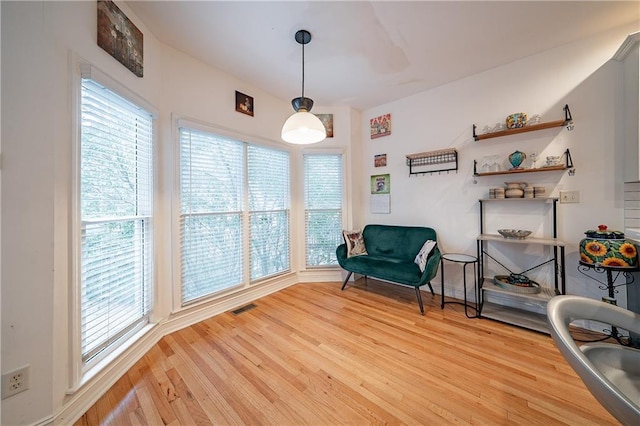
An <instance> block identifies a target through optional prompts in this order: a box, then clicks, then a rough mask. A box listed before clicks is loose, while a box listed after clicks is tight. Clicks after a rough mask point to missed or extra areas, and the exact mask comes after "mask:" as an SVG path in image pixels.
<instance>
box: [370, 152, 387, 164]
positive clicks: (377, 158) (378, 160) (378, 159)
mask: <svg viewBox="0 0 640 426" xmlns="http://www.w3.org/2000/svg"><path fill="white" fill-rule="evenodd" d="M386 165H387V154H376V155H374V156H373V166H374V167H384V166H386Z"/></svg>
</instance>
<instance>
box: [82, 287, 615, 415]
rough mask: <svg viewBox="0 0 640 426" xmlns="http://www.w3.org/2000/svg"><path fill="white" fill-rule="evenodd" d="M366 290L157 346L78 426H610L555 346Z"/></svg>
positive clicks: (280, 296) (309, 294) (453, 309)
mask: <svg viewBox="0 0 640 426" xmlns="http://www.w3.org/2000/svg"><path fill="white" fill-rule="evenodd" d="M423 299H424V301H425V309H426V315H425V316H424V317H423V316H421V315H420V313H419V311H418V306H417V302H416V300H415V295H414V291H413V289H409V288H404V287H399V286H395V285H390V284H383V283H378V282H375V281H374V280H369V283H368V285H367V286H366V287H365V285H364V282H363V281H362V280H360V281H359V282H358V283H357V287H353V286H349V287H347V288H346V289H345V290H344V291H340V284H339V283H314V284H298V285H295V286H293V287H290V288H287V289H285V290H283V291H280V292H278V293H276V294H272V295H270V296H267V297H264V298H262V299H259V300H257V301H255V302H254V303H255V305H256V307H255V308H253V309H250V310H247V311H245V312H243V313H241V314H238V315H234V314H232V313H225V314H222V315H218V316H216V317H213V318H211V319H209V320H206V321H203V322H201V323H198V324H195V325H193V326H191V327H188V328H186V329H183V330H180V331H178V332H175V333H173V334H170V335H168V336H165V337H164V338H163V339H162V340H161V341H160V342H159V343H158V344H157V345H155V346H154V348H153V349H152V350H151V351H150V352H149V353H148V354H147V355H146V356H145V357H144V358H142V359H141V360H140V361H139V362H138V363H137V364H136V365H135V366H134V367H133V368H131V370H130V371H129V372H128V373H127V374H125V375H124V376H123V377H122V378H121V379H120V380H119V381H118V382H117V383H116V384H115V385H114V386H113V388H112V389H111V390H110V391H109V392H107V393H106V394H105V395H104V396H103V397H102V398H101V399H100V400H99V401H98V402H97V403H96V404H95V405H94V406H93V407H91V408H90V409H89V410H88V411H87V413H85V414H84V415H83V416H82V417H81V418H80V419H79V420H78V421H77V422H76V423H75V424H76V425H98V424H103V425H107V424H108V425H121V424H122V425H128V424H132V425H137V424H144V425H211V424H216V425H225V424H251V425H259V424H275V425H303V424H312V425H343V424H355V425H368V424H410V425H418V424H419V425H441V424H452V423H455V424H474V425H506V424H509V425H511V424H523V425H535V424H540V425H542V424H544V425H553V424H570V425H589V424H592V425H593V424H598V425H602V424H618V423H617V422H616V420H615V419H614V418H613V417H611V416H610V415H609V414H608V413H607V412H606V411H605V409H604V408H602V406H601V405H600V404H599V403H598V402H597V401H596V400H595V399H594V398H593V396H591V394H590V393H589V392H588V391H587V389H586V388H585V386H584V384H583V383H582V381H581V380H580V379H579V378H578V377H577V376H576V374H575V373H574V372H573V370H572V369H571V368H570V367H569V366H568V364H567V363H566V362H565V360H564V359H563V358H562V356H561V355H560V353H559V352H558V350H557V349H556V348H555V346H554V344H553V341H552V339H551V338H550V337H549V336H547V335H544V334H539V333H536V332H532V331H528V330H523V329H519V328H516V327H512V326H509V325H505V324H501V323H499V322H495V321H492V320H488V319H467V318H466V317H465V316H464V313H463V308H462V306H459V305H447V306H446V307H445V309H444V310H440V305H439V303H440V298H439V296H435V297H432V296H431V295H430V294H427V293H424V296H423Z"/></svg>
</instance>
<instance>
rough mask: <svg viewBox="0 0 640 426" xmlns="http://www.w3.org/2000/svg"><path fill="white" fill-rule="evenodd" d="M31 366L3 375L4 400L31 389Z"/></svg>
mask: <svg viewBox="0 0 640 426" xmlns="http://www.w3.org/2000/svg"><path fill="white" fill-rule="evenodd" d="M29 369H30V366H29V365H25V366H24V367H21V368H18V369H17V370H13V371H10V372H8V373H5V374H3V375H2V399H5V398H8V397H10V396H12V395H15V394H17V393H20V392H23V391H26V390H27V389H29Z"/></svg>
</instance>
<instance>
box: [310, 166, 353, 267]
mask: <svg viewBox="0 0 640 426" xmlns="http://www.w3.org/2000/svg"><path fill="white" fill-rule="evenodd" d="M343 186H344V185H343V178H342V154H304V205H305V236H306V256H305V257H306V264H307V266H329V265H336V264H337V263H338V260H337V259H336V247H338V245H340V244H341V243H342V232H341V231H342V199H343V193H344V188H343Z"/></svg>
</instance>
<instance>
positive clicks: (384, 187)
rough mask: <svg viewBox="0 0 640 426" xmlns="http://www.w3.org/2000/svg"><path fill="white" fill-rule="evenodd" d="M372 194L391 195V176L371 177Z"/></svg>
mask: <svg viewBox="0 0 640 426" xmlns="http://www.w3.org/2000/svg"><path fill="white" fill-rule="evenodd" d="M371 193H372V194H389V193H391V175H389V174H386V175H373V176H371Z"/></svg>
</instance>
